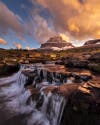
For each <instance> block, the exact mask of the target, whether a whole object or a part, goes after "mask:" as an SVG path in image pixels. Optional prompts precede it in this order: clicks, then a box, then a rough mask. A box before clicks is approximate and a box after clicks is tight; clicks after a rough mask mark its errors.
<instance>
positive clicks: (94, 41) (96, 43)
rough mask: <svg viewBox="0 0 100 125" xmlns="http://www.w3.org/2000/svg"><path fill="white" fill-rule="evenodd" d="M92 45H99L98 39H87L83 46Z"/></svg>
mask: <svg viewBox="0 0 100 125" xmlns="http://www.w3.org/2000/svg"><path fill="white" fill-rule="evenodd" d="M93 45H100V39H96V40H89V41H87V42H86V43H85V44H84V46H93Z"/></svg>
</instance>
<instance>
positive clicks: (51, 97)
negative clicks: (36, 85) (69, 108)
mask: <svg viewBox="0 0 100 125" xmlns="http://www.w3.org/2000/svg"><path fill="white" fill-rule="evenodd" d="M25 68H26V67H25V66H21V69H20V71H19V72H17V73H15V74H13V75H12V76H9V77H6V78H1V79H0V102H1V103H0V109H2V107H3V106H5V107H3V110H2V112H3V114H4V116H2V117H3V118H5V119H4V120H5V121H6V120H8V119H13V117H15V116H18V115H25V116H24V118H23V119H24V120H23V124H22V125H60V120H61V117H62V113H63V110H64V106H65V103H66V101H65V98H64V97H63V96H61V95H60V94H58V93H57V94H53V93H51V92H49V93H48V94H45V93H44V92H43V91H40V95H39V98H40V97H41V96H42V97H43V100H42V101H43V103H42V105H41V106H40V107H39V108H37V106H36V105H37V103H38V101H39V100H32V98H30V97H31V93H30V91H29V90H26V88H25V87H24V85H25V83H26V80H27V79H28V77H27V76H25V75H23V74H22V70H23V69H25ZM32 70H34V68H33V69H32ZM38 74H40V70H39V72H38ZM43 74H44V75H43V77H46V75H47V72H45V73H43ZM29 98H30V100H29ZM28 100H29V103H27V101H28ZM6 112H7V113H6ZM20 119H21V120H22V117H21V118H20ZM1 122H4V121H2V119H0V123H1Z"/></svg>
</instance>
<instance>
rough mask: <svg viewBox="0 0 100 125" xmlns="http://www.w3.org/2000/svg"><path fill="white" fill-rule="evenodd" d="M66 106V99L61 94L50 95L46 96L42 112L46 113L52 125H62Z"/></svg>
mask: <svg viewBox="0 0 100 125" xmlns="http://www.w3.org/2000/svg"><path fill="white" fill-rule="evenodd" d="M65 104H66V100H65V98H64V97H63V96H61V95H59V94H52V93H48V95H47V96H46V95H44V102H43V105H42V107H41V111H42V112H44V113H45V115H46V116H47V118H48V119H49V121H50V124H51V125H60V120H61V117H62V113H63V110H64V107H65Z"/></svg>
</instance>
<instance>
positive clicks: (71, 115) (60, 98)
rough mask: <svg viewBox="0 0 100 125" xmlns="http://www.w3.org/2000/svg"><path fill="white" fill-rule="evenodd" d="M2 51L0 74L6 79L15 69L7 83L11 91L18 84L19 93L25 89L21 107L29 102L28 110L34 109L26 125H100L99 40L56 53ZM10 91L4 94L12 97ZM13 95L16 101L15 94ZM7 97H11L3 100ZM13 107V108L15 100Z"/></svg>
mask: <svg viewBox="0 0 100 125" xmlns="http://www.w3.org/2000/svg"><path fill="white" fill-rule="evenodd" d="M92 42H93V43H95V41H92ZM53 44H54V43H53ZM46 46H47V45H46ZM51 46H52V45H51ZM4 51H5V50H3V52H4ZM5 53H6V55H7V56H6V58H3V57H2V59H1V60H0V76H1V77H2V76H3V77H4V76H5V78H4V79H6V76H11V75H12V74H13V73H15V72H17V71H18V73H16V74H15V76H14V78H13V77H11V83H10V84H9V86H11V90H12V85H13V84H15V86H16V84H18V86H19V85H20V88H21V89H22V93H24V92H27V91H28V92H29V97H28V99H27V100H26V101H25V100H24V99H23V98H25V97H26V96H27V95H25V96H24V97H23V98H21V100H23V101H22V102H21V104H22V107H23V102H24V103H25V104H24V106H26V105H29V106H30V104H31V103H32V104H33V105H32V104H31V106H33V107H32V110H35V111H31V112H30V113H29V114H28V115H29V116H30V115H32V116H34V117H32V116H31V117H32V121H31V123H30V124H29V125H66V124H67V125H100V46H99V40H97V41H96V45H93V44H92V45H91V44H90V41H89V42H87V43H86V44H85V45H84V46H83V47H79V48H73V49H70V50H66V51H59V52H58V51H43V50H42V51H40V50H37V51H34V52H32V51H26V50H25V51H23V50H22V51H21V50H20V51H18V50H17V55H16V51H15V50H14V51H10V52H9V51H5ZM9 53H12V57H9ZM9 78H10V77H7V79H6V80H5V81H4V80H2V79H1V81H2V82H1V83H0V87H1V88H0V89H1V91H0V92H1V96H2V95H3V94H2V91H3V89H2V87H6V85H3V81H4V83H5V82H7V85H8V81H9ZM12 80H13V82H12ZM15 81H17V82H15ZM12 83H13V84H12ZM18 86H17V89H18V91H19V88H18ZM22 86H23V87H22ZM9 88H10V87H8V88H7V89H8V90H9ZM7 89H6V90H7ZM13 89H14V88H13ZM11 90H9V93H8V94H7V95H6V93H7V92H5V93H4V95H6V96H8V95H9V94H13V95H11V97H14V96H15V92H14V93H13V91H11ZM10 92H12V93H10ZM22 93H21V94H22ZM11 97H10V98H11ZM8 98H9V97H8ZM16 98H17V101H18V98H19V97H17V96H16ZM6 99H7V97H5V100H6ZM9 100H11V99H8V100H6V101H8V102H9ZM13 100H14V99H12V101H13ZM1 102H2V99H1ZM19 102H20V100H19ZM3 103H5V102H3ZM9 104H12V103H9ZM9 104H8V105H7V106H8V107H9ZM18 104H20V103H18ZM14 106H15V107H16V103H15V102H14ZM25 109H26V108H25ZM10 110H11V109H10ZM13 110H14V109H13ZM18 111H19V110H18ZM22 112H23V111H22ZM22 112H21V113H22ZM34 112H36V113H34ZM22 114H23V113H22ZM33 114H36V116H35V115H33ZM40 117H41V118H40ZM29 119H30V118H29ZM29 119H28V120H29ZM39 120H40V121H39ZM24 125H26V124H24Z"/></svg>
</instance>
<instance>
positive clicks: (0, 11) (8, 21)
mask: <svg viewBox="0 0 100 125" xmlns="http://www.w3.org/2000/svg"><path fill="white" fill-rule="evenodd" d="M9 29H11V30H13V31H14V32H15V33H16V34H19V33H21V32H22V26H21V24H20V23H19V21H18V16H17V15H15V14H14V13H13V12H12V11H10V10H9V9H8V8H7V6H5V5H4V4H3V3H2V2H0V32H1V33H7V32H8V30H9Z"/></svg>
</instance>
